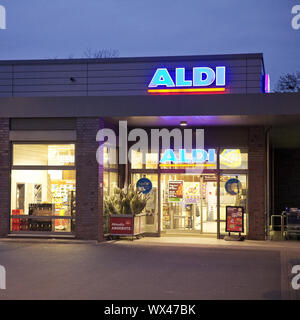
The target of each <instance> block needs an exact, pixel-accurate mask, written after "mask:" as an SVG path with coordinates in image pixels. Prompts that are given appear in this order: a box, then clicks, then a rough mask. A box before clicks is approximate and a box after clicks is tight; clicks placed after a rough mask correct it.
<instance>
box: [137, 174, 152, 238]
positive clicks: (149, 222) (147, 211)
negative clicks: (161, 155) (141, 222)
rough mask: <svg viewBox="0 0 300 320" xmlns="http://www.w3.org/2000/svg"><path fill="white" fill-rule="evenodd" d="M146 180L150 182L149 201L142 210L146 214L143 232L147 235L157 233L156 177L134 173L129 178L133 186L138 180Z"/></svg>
mask: <svg viewBox="0 0 300 320" xmlns="http://www.w3.org/2000/svg"><path fill="white" fill-rule="evenodd" d="M141 178H148V179H149V180H150V181H151V182H152V189H151V191H150V193H149V200H148V201H147V205H146V207H145V209H144V210H143V213H145V214H146V225H145V231H146V232H148V233H157V232H158V175H157V174H141V173H135V174H133V175H132V177H131V183H132V184H133V185H134V186H135V185H136V183H137V182H138V180H139V179H141Z"/></svg>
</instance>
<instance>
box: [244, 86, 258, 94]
mask: <svg viewBox="0 0 300 320" xmlns="http://www.w3.org/2000/svg"><path fill="white" fill-rule="evenodd" d="M260 91H261V87H256V88H255V87H253V88H247V93H258V92H260Z"/></svg>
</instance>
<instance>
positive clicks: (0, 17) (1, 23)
mask: <svg viewBox="0 0 300 320" xmlns="http://www.w3.org/2000/svg"><path fill="white" fill-rule="evenodd" d="M0 29H2V30H4V29H6V10H5V7H4V6H2V5H0Z"/></svg>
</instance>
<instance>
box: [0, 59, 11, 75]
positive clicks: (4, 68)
mask: <svg viewBox="0 0 300 320" xmlns="http://www.w3.org/2000/svg"><path fill="white" fill-rule="evenodd" d="M3 72H12V65H1V61H0V73H3Z"/></svg>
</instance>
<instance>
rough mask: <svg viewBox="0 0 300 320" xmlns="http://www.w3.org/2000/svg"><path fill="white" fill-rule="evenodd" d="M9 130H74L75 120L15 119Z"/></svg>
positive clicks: (12, 120)
mask: <svg viewBox="0 0 300 320" xmlns="http://www.w3.org/2000/svg"><path fill="white" fill-rule="evenodd" d="M10 130H76V119H75V118H28V119H22V118H15V119H11V120H10Z"/></svg>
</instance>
